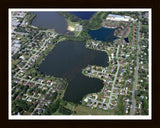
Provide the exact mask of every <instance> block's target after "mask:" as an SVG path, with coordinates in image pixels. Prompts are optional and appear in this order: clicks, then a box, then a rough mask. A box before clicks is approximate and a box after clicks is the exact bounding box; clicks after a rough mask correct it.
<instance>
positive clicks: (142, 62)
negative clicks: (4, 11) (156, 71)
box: [9, 11, 150, 115]
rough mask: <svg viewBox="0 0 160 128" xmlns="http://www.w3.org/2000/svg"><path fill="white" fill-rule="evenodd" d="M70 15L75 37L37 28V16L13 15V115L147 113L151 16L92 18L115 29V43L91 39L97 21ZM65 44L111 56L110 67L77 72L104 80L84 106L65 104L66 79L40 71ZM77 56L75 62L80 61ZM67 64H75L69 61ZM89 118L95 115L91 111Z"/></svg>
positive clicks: (133, 14)
mask: <svg viewBox="0 0 160 128" xmlns="http://www.w3.org/2000/svg"><path fill="white" fill-rule="evenodd" d="M129 14H130V15H129ZM67 16H68V19H66V24H67V26H66V30H67V31H71V32H73V34H71V35H69V34H68V35H67V34H66V33H58V32H57V31H56V29H48V28H44V27H39V26H34V25H32V24H31V23H32V21H33V19H34V18H35V17H36V14H34V13H31V12H29V11H28V12H27V11H12V13H11V42H9V43H10V45H11V51H10V52H11V81H12V82H11V101H12V102H11V105H12V108H11V113H12V115H79V113H80V112H81V111H82V110H80V109H79V108H80V107H82V108H83V107H84V108H85V107H87V108H88V109H89V110H90V111H92V110H93V111H97V113H98V112H99V113H100V112H104V113H107V114H108V113H112V114H113V115H148V114H149V98H150V97H149V89H150V88H149V68H150V67H149V28H148V26H149V13H148V12H147V11H142V12H141V11H140V12H124V13H123V12H121V13H120V12H112V13H111V12H107V13H106V12H102V13H100V12H96V13H95V14H93V17H96V18H97V17H98V16H99V17H100V18H101V19H102V22H101V24H100V27H103V28H106V29H108V28H109V29H115V31H114V33H112V34H113V35H114V36H115V37H117V38H116V39H115V40H113V42H107V41H102V40H97V39H93V38H91V36H90V35H89V34H88V31H89V30H90V29H91V26H92V25H93V24H94V22H95V21H93V20H94V18H91V19H89V20H88V21H87V20H86V21H85V20H84V21H83V20H80V21H79V22H78V20H79V19H78V18H77V17H76V16H72V15H70V14H68V13H64V17H65V18H66V17H67ZM102 17H103V18H102ZM76 19H78V20H77V21H76ZM99 21H100V20H99ZM91 23H92V24H91ZM87 25H88V26H90V28H88V27H86V26H87ZM94 25H95V24H94ZM94 27H95V26H94ZM94 27H93V28H94ZM84 38H85V39H84ZM64 40H67V41H68V40H69V41H70V40H74V41H75V40H76V41H77V40H78V41H79V42H80V41H85V48H87V49H89V50H93V51H95V50H96V51H101V52H103V53H105V54H107V56H108V58H106V60H107V61H108V63H107V64H106V66H98V65H96V64H95V65H89V64H88V66H87V67H85V68H83V69H82V70H81V69H80V70H77V72H81V74H82V75H83V76H85V77H87V78H90V80H92V79H93V78H95V79H99V80H101V81H102V82H103V88H101V89H100V91H99V92H96V91H95V92H93V93H88V94H87V95H84V97H83V99H81V101H80V102H81V104H77V103H74V102H71V101H67V100H64V95H65V93H66V90H67V89H68V88H69V85H70V83H69V82H70V81H69V80H67V78H65V77H64V76H62V77H56V76H53V75H52V74H49V73H44V72H43V73H42V72H41V71H40V70H39V67H40V64H41V63H42V62H44V61H45V60H46V59H47V56H48V55H49V54H50V53H51V51H52V49H54V48H56V47H57V44H58V43H59V42H62V41H64ZM70 47H71V46H70ZM73 47H74V49H75V51H76V53H77V52H81V49H80V50H78V48H76V46H75V45H74V46H73ZM58 48H59V49H60V48H61V47H58ZM69 52H71V51H69ZM70 55H71V54H70ZM79 56H80V53H77V54H76V57H79ZM84 56H85V54H84ZM76 57H75V58H74V57H73V58H74V59H75V60H76ZM57 58H58V57H57ZM70 58H72V56H71V57H70ZM61 59H64V60H65V59H66V58H65V57H64V58H58V61H57V62H61V63H63V62H62V61H61ZM66 61H67V63H70V62H69V60H66ZM54 63H56V62H54ZM71 64H72V63H71ZM73 64H74V62H73ZM57 65H58V64H57ZM63 66H64V67H65V66H66V65H65V64H64V65H63ZM66 68H67V67H66ZM73 69H74V68H73ZM67 73H68V72H67ZM71 74H72V73H70V75H71ZM97 86H98V85H97ZM75 97H76V96H75ZM83 111H84V110H83ZM82 114H84V113H83V112H82ZM90 114H92V113H86V115H90ZM80 115H81V113H80Z"/></svg>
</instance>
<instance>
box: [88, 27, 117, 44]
mask: <svg viewBox="0 0 160 128" xmlns="http://www.w3.org/2000/svg"><path fill="white" fill-rule="evenodd" d="M114 31H115V29H112V28H104V27H102V28H100V29H98V30H89V34H90V36H91V37H92V39H96V40H99V41H107V42H113V41H114V40H115V39H118V37H116V36H114Z"/></svg>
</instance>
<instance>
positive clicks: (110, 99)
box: [107, 45, 119, 109]
mask: <svg viewBox="0 0 160 128" xmlns="http://www.w3.org/2000/svg"><path fill="white" fill-rule="evenodd" d="M118 53H119V45H118V48H117V53H116V59H117V64H118V66H117V72H116V74H115V77H114V81H113V85H112V89H111V94H110V98H109V101H108V106H107V109H108V108H109V106H110V103H111V100H112V95H113V90H114V85H115V82H116V79H117V75H118V71H119V60H118Z"/></svg>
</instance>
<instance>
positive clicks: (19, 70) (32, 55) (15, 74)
mask: <svg viewBox="0 0 160 128" xmlns="http://www.w3.org/2000/svg"><path fill="white" fill-rule="evenodd" d="M51 36H52V35H51ZM49 39H50V37H49V38H48V39H47V40H45V42H44V43H43V45H42V46H41V48H40V49H38V50H37V51H36V53H35V54H33V55H32V56H31V57H30V58H29V60H28V61H27V63H26V64H25V65H24V66H23V67H22V68H21V70H19V71H18V72H17V73H16V74H15V75H14V77H16V76H17V75H18V73H20V72H21V71H22V70H23V69H24V68H25V67H26V66H27V65H28V64H29V62H30V61H31V60H32V59H33V58H34V57H35V55H36V54H37V53H38V52H39V51H40V50H41V49H42V48H43V47H44V45H45V44H46V43H47V41H48V40H49Z"/></svg>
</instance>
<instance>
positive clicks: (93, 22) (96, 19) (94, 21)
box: [88, 12, 110, 29]
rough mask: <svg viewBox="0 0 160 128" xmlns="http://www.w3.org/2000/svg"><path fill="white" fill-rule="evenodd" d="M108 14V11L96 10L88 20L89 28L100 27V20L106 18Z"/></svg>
mask: <svg viewBox="0 0 160 128" xmlns="http://www.w3.org/2000/svg"><path fill="white" fill-rule="evenodd" d="M108 14H110V12H97V13H96V14H94V15H93V17H91V19H90V20H89V24H88V27H89V29H98V28H100V27H102V22H103V21H104V20H105V19H106V17H107V15H108Z"/></svg>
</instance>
